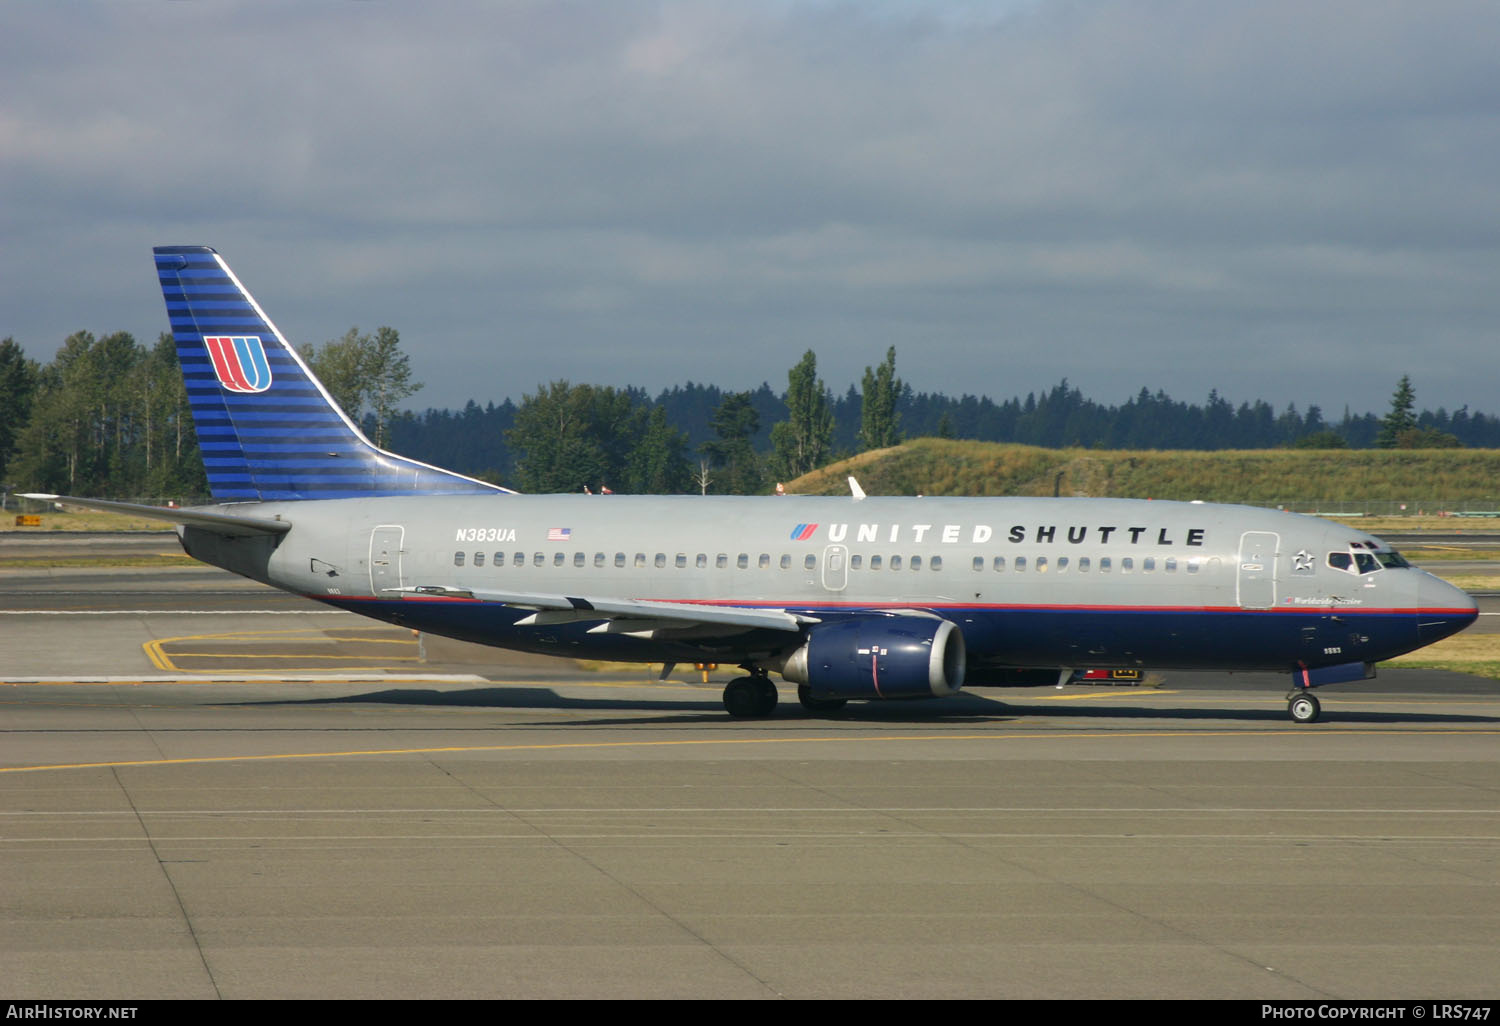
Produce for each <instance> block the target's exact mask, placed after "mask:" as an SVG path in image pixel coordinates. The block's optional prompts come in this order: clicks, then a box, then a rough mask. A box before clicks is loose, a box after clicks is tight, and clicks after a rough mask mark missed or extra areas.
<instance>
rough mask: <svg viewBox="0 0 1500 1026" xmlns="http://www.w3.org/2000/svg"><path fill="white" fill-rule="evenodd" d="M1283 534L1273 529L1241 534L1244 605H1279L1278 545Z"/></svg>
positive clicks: (1240, 572)
mask: <svg viewBox="0 0 1500 1026" xmlns="http://www.w3.org/2000/svg"><path fill="white" fill-rule="evenodd" d="M1280 541H1281V536H1280V535H1278V534H1273V533H1272V532H1270V531H1246V532H1245V533H1244V534H1242V535H1240V569H1239V597H1240V608H1241V609H1270V608H1272V607H1274V606H1275V605H1276V547H1277V545H1278V544H1279V543H1280Z"/></svg>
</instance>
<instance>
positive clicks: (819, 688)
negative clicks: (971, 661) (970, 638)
mask: <svg viewBox="0 0 1500 1026" xmlns="http://www.w3.org/2000/svg"><path fill="white" fill-rule="evenodd" d="M965 658H966V650H965V648H964V636H963V632H962V631H960V630H959V629H958V627H957V626H955V625H954V624H953V623H952V622H950V621H948V620H942V619H939V618H938V617H927V616H861V617H851V618H849V619H846V620H833V621H830V622H827V623H821V624H818V625H817V626H816V627H813V628H812V630H811V631H810V632H809V634H808V637H807V642H806V643H805V644H804V645H803V646H802V647H801V648H799V649H797V651H795V652H793V653H792V654H791V655H790V656H788V657H787V660H786V663H785V664H784V665H783V666H782V667H781V675H782V676H783V677H785V678H786V679H787V680H789V681H791V682H792V683H794V684H806V685H807V686H808V687H809V688H810V689H811V690H812V693H813V695H814V697H817V698H941V697H943V696H945V695H953V694H957V693H958V690H959V688H961V687H963V686H964V661H965Z"/></svg>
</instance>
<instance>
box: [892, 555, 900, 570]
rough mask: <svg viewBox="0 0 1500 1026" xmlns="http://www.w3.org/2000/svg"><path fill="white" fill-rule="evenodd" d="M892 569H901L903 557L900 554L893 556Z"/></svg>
mask: <svg viewBox="0 0 1500 1026" xmlns="http://www.w3.org/2000/svg"><path fill="white" fill-rule="evenodd" d="M891 569H892V570H900V569H901V557H900V556H892V557H891Z"/></svg>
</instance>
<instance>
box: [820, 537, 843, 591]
mask: <svg viewBox="0 0 1500 1026" xmlns="http://www.w3.org/2000/svg"><path fill="white" fill-rule="evenodd" d="M848 584H849V549H848V547H847V546H844V545H830V546H828V547H827V548H825V549H824V550H823V587H824V588H826V589H827V590H829V591H843V590H844V588H845V587H847V586H848Z"/></svg>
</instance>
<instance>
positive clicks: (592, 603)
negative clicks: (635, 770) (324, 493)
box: [386, 585, 820, 634]
mask: <svg viewBox="0 0 1500 1026" xmlns="http://www.w3.org/2000/svg"><path fill="white" fill-rule="evenodd" d="M386 592H387V593H389V592H396V593H398V594H400V595H402V596H409V597H412V598H456V599H474V600H477V601H480V602H499V603H502V604H503V605H507V606H515V607H517V608H520V609H534V610H536V612H534V613H533V614H532V615H531V616H528V617H526V618H524V619H522V620H520V621H518V622H517V626H542V625H544V624H555V623H571V622H576V621H579V620H603V621H605V622H604V623H602V624H600V625H599V626H598V627H595V628H593V629H592V630H591V631H590V633H598V634H646V633H654V632H656V631H672V630H690V629H693V628H697V627H730V628H736V629H739V630H750V629H755V628H759V629H763V630H775V631H800V630H802V628H803V627H805V626H807V625H808V624H814V623H819V622H820V621H819V620H818V618H817V617H814V616H807V615H805V614H801V613H788V612H786V611H785V610H782V609H752V608H747V607H745V606H720V605H710V604H707V603H701V602H658V601H653V600H651V599H622V598H584V597H579V596H573V595H549V594H543V593H538V592H517V591H490V590H487V589H482V588H448V587H440V586H432V585H427V586H419V587H415V588H388V589H386Z"/></svg>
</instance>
